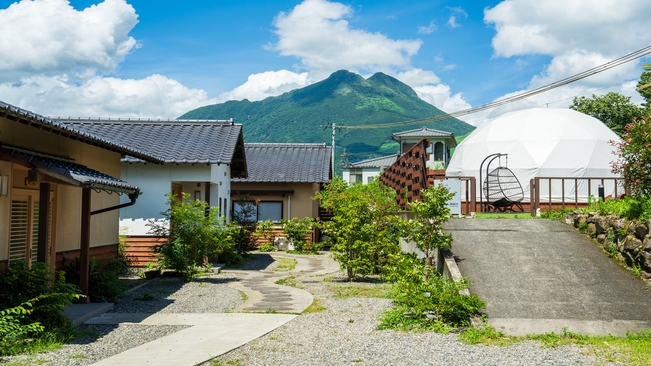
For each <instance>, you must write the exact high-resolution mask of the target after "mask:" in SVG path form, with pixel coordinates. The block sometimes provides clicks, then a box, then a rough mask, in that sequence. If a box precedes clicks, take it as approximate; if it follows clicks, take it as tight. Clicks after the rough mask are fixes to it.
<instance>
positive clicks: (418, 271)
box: [380, 254, 486, 330]
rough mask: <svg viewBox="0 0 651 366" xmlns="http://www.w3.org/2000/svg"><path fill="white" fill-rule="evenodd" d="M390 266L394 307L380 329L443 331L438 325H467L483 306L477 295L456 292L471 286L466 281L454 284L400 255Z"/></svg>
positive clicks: (421, 263)
mask: <svg viewBox="0 0 651 366" xmlns="http://www.w3.org/2000/svg"><path fill="white" fill-rule="evenodd" d="M392 263H393V265H392V268H391V271H390V272H391V273H389V274H388V275H387V276H386V278H387V280H390V281H392V282H394V287H393V289H392V292H391V298H392V299H393V304H394V307H393V309H391V310H389V311H388V312H387V313H386V314H385V316H384V318H383V320H382V323H381V325H380V327H381V328H390V329H403V330H410V329H434V330H436V329H443V328H441V324H440V323H442V324H446V325H448V326H454V327H458V326H467V325H468V324H469V323H470V317H471V316H472V315H476V314H478V312H479V310H480V309H482V308H483V307H484V306H486V303H485V302H484V301H482V300H481V299H479V297H478V296H477V294H474V293H473V294H470V295H461V294H460V293H459V291H461V290H465V289H467V288H468V287H469V286H470V282H469V281H468V280H467V279H465V278H462V279H461V280H460V281H457V282H455V281H451V280H448V279H445V278H443V277H442V276H441V275H440V274H438V273H430V272H429V271H431V268H430V267H429V266H427V265H425V264H424V263H423V261H422V260H420V259H418V258H416V256H415V255H413V254H399V255H397V258H394V259H393V260H392ZM426 275H427V276H426ZM428 315H429V317H428ZM437 322H439V323H437Z"/></svg>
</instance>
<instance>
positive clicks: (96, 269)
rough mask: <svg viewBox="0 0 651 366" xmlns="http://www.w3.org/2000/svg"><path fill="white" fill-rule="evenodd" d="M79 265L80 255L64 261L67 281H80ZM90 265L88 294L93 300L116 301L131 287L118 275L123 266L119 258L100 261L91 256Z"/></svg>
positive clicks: (75, 282)
mask: <svg viewBox="0 0 651 366" xmlns="http://www.w3.org/2000/svg"><path fill="white" fill-rule="evenodd" d="M79 267H80V260H79V257H76V258H74V259H72V260H69V261H65V262H64V269H65V277H66V282H68V283H74V284H77V283H79ZM88 267H89V272H90V273H89V276H88V296H89V297H90V300H91V301H93V302H109V301H115V300H116V299H117V298H119V297H120V296H122V295H123V294H124V292H125V291H126V290H127V289H128V288H129V285H127V284H126V283H125V282H124V281H122V280H120V278H119V277H118V275H117V272H118V271H120V269H121V268H122V263H121V262H119V261H118V260H110V261H108V262H106V263H104V262H98V261H97V260H96V259H95V258H94V257H91V258H90V262H89V263H88Z"/></svg>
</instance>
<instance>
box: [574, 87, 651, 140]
mask: <svg viewBox="0 0 651 366" xmlns="http://www.w3.org/2000/svg"><path fill="white" fill-rule="evenodd" d="M570 108H571V109H574V110H575V111H579V112H581V113H584V114H587V115H589V116H592V117H595V118H596V119H598V120H600V121H601V122H603V123H605V124H606V126H608V128H610V129H611V130H613V131H614V132H615V133H616V134H618V135H619V136H622V135H623V133H624V130H625V126H626V125H627V124H629V123H631V122H633V120H634V119H636V118H641V117H642V116H644V115H645V110H644V108H641V107H639V106H637V105H635V104H633V103H631V97H627V96H624V95H622V94H619V93H615V92H609V93H608V94H606V95H595V94H592V97H590V98H588V97H583V96H581V97H575V98H574V101H573V102H572V105H570Z"/></svg>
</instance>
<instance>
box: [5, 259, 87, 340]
mask: <svg viewBox="0 0 651 366" xmlns="http://www.w3.org/2000/svg"><path fill="white" fill-rule="evenodd" d="M0 288H2V294H1V295H0V309H10V308H14V307H17V306H21V305H22V304H25V303H27V302H29V301H30V300H33V299H37V298H38V299H39V300H38V301H37V302H36V303H33V304H32V305H33V306H32V309H31V310H32V311H30V312H29V314H25V315H26V316H25V317H24V318H23V319H22V320H21V324H23V325H27V324H32V323H35V322H38V323H40V324H42V325H43V326H44V327H45V330H46V331H49V330H53V329H57V328H62V327H65V326H66V325H67V324H68V318H67V317H66V316H65V315H63V313H62V310H63V309H65V307H66V306H68V305H70V304H72V302H73V301H74V300H76V299H78V298H80V297H81V296H82V295H80V294H79V288H78V287H77V286H76V285H73V284H70V283H66V281H65V277H64V274H63V273H61V272H60V273H58V275H57V274H55V270H54V268H52V267H50V266H47V265H45V264H44V263H41V262H36V263H34V264H33V265H32V267H31V268H30V267H29V266H28V265H27V263H26V262H25V261H20V260H16V261H12V262H11V264H10V265H9V267H8V268H5V269H3V270H0Z"/></svg>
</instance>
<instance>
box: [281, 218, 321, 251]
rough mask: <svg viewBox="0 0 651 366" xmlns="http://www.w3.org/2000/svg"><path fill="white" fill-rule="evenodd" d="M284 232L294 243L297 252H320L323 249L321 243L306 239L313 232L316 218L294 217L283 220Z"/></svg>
mask: <svg viewBox="0 0 651 366" xmlns="http://www.w3.org/2000/svg"><path fill="white" fill-rule="evenodd" d="M282 224H283V232H284V233H285V235H287V239H288V240H289V241H290V242H292V243H293V244H294V251H295V252H296V253H318V252H319V250H321V243H318V242H316V243H315V242H311V241H308V240H307V239H306V237H307V236H308V235H310V234H311V233H312V230H313V229H314V227H315V222H314V219H312V218H311V217H304V218H302V219H298V218H296V217H293V218H292V219H291V220H285V219H283V220H282Z"/></svg>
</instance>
